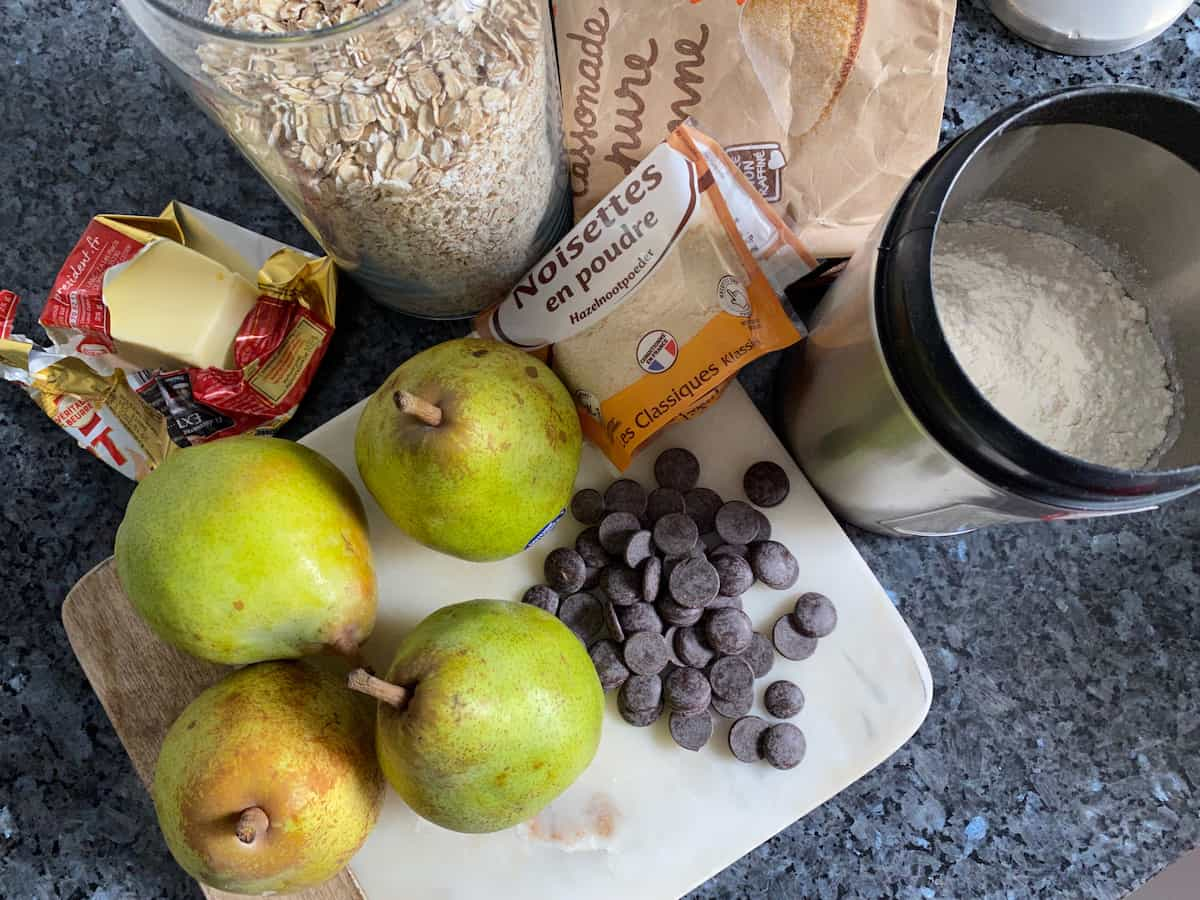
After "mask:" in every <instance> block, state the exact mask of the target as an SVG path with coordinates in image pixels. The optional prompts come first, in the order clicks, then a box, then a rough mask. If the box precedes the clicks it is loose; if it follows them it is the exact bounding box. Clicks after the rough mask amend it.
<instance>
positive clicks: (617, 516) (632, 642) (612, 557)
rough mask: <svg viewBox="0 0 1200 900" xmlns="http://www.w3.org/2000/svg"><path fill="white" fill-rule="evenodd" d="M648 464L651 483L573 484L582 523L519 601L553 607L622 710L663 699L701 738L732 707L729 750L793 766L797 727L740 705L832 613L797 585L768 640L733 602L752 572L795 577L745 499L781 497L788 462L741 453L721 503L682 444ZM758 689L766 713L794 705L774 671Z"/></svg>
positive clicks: (654, 712)
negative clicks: (750, 458) (745, 461)
mask: <svg viewBox="0 0 1200 900" xmlns="http://www.w3.org/2000/svg"><path fill="white" fill-rule="evenodd" d="M654 475H655V480H656V481H657V482H658V487H656V488H655V489H654V490H652V491H649V492H647V491H646V489H645V488H644V487H643V486H642V485H640V484H638V483H637V482H636V481H632V480H630V479H625V478H623V479H619V480H617V481H614V482H613V483H612V484H611V485H609V487H608V489H607V490H606V491H604V493H603V494H601V493H600V492H599V491H595V490H591V489H585V490H581V491H580V492H579V493H577V494H576V495H575V497H574V498H573V499H572V501H571V514H572V515H573V516H574V517H575V519H576V520H577V521H579V522H580V523H581V524H583V525H585V526H587V527H585V528H584V530H583V531H582V532H581V533H580V534H579V536H578V538H577V539H576V541H575V546H574V548H570V547H562V548H559V549H557V550H553V551H551V552H550V554H549V555H548V556H547V557H546V562H545V583H544V584H538V585H534V586H533V587H531V588H530V589H529V590H528V591H526V593H525V596H524V598H523V599H524V602H526V603H530V604H533V605H535V606H538V607H540V608H542V609H544V610H546V611H547V612H549V613H551V614H553V615H557V616H558V617H559V619H561V620H562V622H563V623H564V624H565V625H567V627H568V628H570V629H571V630H572V631H573V632H574V633H575V634H576V636H577V637H578V638H579V639H580V640H581V641H582V642H583V643H584V645H585V646H587V648H588V651H589V653H590V654H591V657H592V661H593V663H594V664H595V666H596V672H597V674H598V675H599V677H600V682H601V684H602V685H603V687H604V689H605V690H606V691H611V690H617V691H619V693H618V695H617V707H618V709H619V710H620V713H621V716H622V717H623V718H624V719H625V721H627V722H629V723H630V724H632V725H637V726H643V727H644V726H648V725H651V724H653V723H654V722H656V721H657V720H658V719H659V718H660V717H661V716H662V715H663V714H664V712H666V711H667V710H668V709H670V722H669V724H670V731H671V736H672V737H673V738H674V740H675V742H676V743H678V744H679V745H680V746H681V747H684V748H686V749H688V750H699V749H700V748H701V747H703V746H704V745H705V744H706V743H708V741H709V739H710V738H711V737H712V732H713V718H712V713H713V712H715V713H716V714H717V715H719V716H722V717H725V718H728V719H734V720H737V721H735V723H734V727H733V728H732V729H731V730H730V736H729V744H730V749H731V750H732V751H733V754H734V756H735V757H737V758H738V759H740V760H743V761H744V762H755V761H758V760H760V759H766V760H767V761H768V762H769V763H770V764H771V765H773V766H775V767H776V768H781V769H790V768H792V767H793V766H795V765H797V764H799V762H800V761H801V759H803V756H804V750H805V742H804V735H803V734H802V733H801V731H800V729H799V728H797V727H796V726H795V725H792V724H790V723H787V722H781V723H778V724H776V725H771V724H770V723H769V722H766V721H765V720H763V719H760V718H758V717H756V716H748V715H747V713H749V711H750V708H751V706H752V705H753V702H754V683H755V681H756V680H757V679H760V678H763V677H765V676H766V675H767V674H768V673H769V672H770V670H771V667H772V665H773V664H774V661H775V650H778V651H779V652H780V653H781V654H782V655H783V656H785V657H787V658H789V659H804V658H807V657H808V656H811V655H812V653H813V651H814V650H815V648H816V639H817V638H818V637H821V636H824V635H825V634H828V633H829V632H830V631H832V628H833V625H834V624H836V618H837V616H836V612H835V611H833V605H832V604H831V603H830V602H829V601H828V599H826V598H824V597H822V596H821V595H819V594H805V595H804V596H803V597H801V598H800V600H799V601H797V607H796V612H795V613H789V614H788V615H786V616H783V617H782V618H781V619H780V620H779V621H778V622H777V623H776V625H775V628H774V632H773V639H774V647H772V641H771V640H768V639H767V638H766V637H765V636H763V635H762V634H759V633H757V632H755V631H754V626H753V623H752V622H751V620H750V617H749V616H747V615H746V613H745V612H744V611H743V609H742V594H743V593H745V592H746V591H747V590H749V589H750V587H751V586H752V585H753V584H754V583H755V582H756V581H761V582H762V583H763V584H766V585H767V586H769V587H771V588H774V589H776V590H787V589H789V588H791V587H793V586H794V585H795V584H796V582H797V580H798V579H799V576H800V570H799V565H798V564H797V562H796V559H795V557H794V556H792V554H791V552H790V551H789V550H788V549H787V547H785V546H784V545H783V544H781V543H779V542H778V541H773V540H771V523H770V520H769V519H768V518H767V516H766V515H765V514H764V513H763V512H762V511H761V509H758V508H756V507H765V508H770V507H773V506H778V505H779V504H780V503H782V502H783V501H784V500H785V499H786V498H787V495H788V492H789V490H790V483H789V481H788V477H787V473H786V472H785V471H784V470H783V469H782V468H781V467H780V466H779V465H777V464H776V463H773V462H769V461H764V462H759V463H755V464H754V465H753V466H751V467H750V468H749V469H748V470H747V471H746V473H745V476H744V478H743V490H744V491H745V494H746V497H747V499H749V500H750V501H751V503H746V502H744V501H742V500H731V501H729V502H725V501H724V500H723V499H722V498H721V497H720V496H719V495H718V494H717V493H716V492H715V491H712V490H709V489H708V488H704V487H700V486H699V481H700V463H699V461H698V460H697V459H696V457H695V455H694V454H693V453H691V452H690V451H688V450H685V449H683V448H679V447H677V448H673V449H670V450H666V451H664V452H663V453H662V454H660V455H659V457H658V459H657V460H656V461H655V464H654ZM751 504H754V505H751ZM805 598H810V599H808V600H806V599H805ZM811 598H820V601H823V602H816V601H814V600H812V599H811ZM831 615H832V620H831V619H830V616H831ZM764 702H765V704H766V707H767V710H768V712H770V713H771V715H773V716H776V717H777V718H791V717H792V716H794V715H796V714H797V713H798V712H799V711H800V708H801V707H802V706H803V703H804V697H803V694H802V693H801V692H800V689H799V688H798V687H797V686H796V685H794V684H792V683H791V682H787V681H777V682H775V683H774V684H772V685H771V686H770V687H768V688H767V692H766V695H765V697H764ZM758 723H761V727H759V724H758Z"/></svg>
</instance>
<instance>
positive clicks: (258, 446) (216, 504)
mask: <svg viewBox="0 0 1200 900" xmlns="http://www.w3.org/2000/svg"><path fill="white" fill-rule="evenodd" d="M115 556H116V562H117V573H118V575H119V576H120V579H121V584H122V585H123V586H124V588H125V592H126V593H127V594H128V595H129V599H130V600H131V601H132V602H133V606H134V608H135V609H136V610H137V611H138V613H139V614H140V615H141V616H142V618H143V619H145V620H146V622H147V623H149V625H150V627H151V628H152V629H153V630H154V631H155V632H156V633H157V634H158V635H159V636H160V637H161V638H162V639H163V640H165V641H167V642H168V643H170V644H172V645H174V646H176V647H178V648H180V649H182V650H186V651H187V652H189V653H191V654H193V655H195V656H199V657H201V658H202V659H207V660H212V661H213V662H218V663H226V664H230V665H236V664H241V663H252V662H261V661H263V660H269V659H291V658H295V657H299V656H305V655H308V654H312V653H318V652H321V651H324V650H334V651H337V652H340V653H344V654H353V653H354V651H356V650H357V648H358V646H359V645H360V644H361V643H362V642H363V641H365V640H366V639H367V637H368V636H369V635H370V633H371V629H372V628H373V627H374V624H375V573H374V569H373V568H372V566H371V547H370V544H369V543H368V541H367V519H366V513H365V512H364V510H363V505H362V501H361V500H360V499H359V496H358V494H357V493H356V492H355V490H354V487H353V485H351V484H350V481H349V480H348V479H347V478H346V476H344V475H343V474H342V473H341V472H340V471H338V469H337V468H335V467H334V466H333V464H332V463H330V462H329V461H328V460H326V459H325V458H324V457H323V456H321V455H320V454H319V453H316V452H315V451H313V450H309V449H308V448H307V447H303V446H301V445H299V444H294V443H292V442H290V441H283V440H277V439H274V438H265V437H237V438H229V439H227V440H221V441H216V442H213V443H210V444H202V445H200V446H196V447H190V448H188V449H185V450H181V451H179V452H177V453H175V454H173V455H171V456H169V457H168V458H167V459H166V461H165V462H163V464H162V465H160V466H159V467H158V468H157V469H156V470H155V471H153V472H151V473H150V475H149V476H147V477H146V478H145V479H144V480H143V481H142V482H141V483H140V484H138V486H137V488H136V489H135V490H134V492H133V497H132V498H131V499H130V501H129V506H128V508H127V509H126V511H125V518H124V520H123V521H122V522H121V526H120V528H118V529H117V540H116V550H115Z"/></svg>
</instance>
